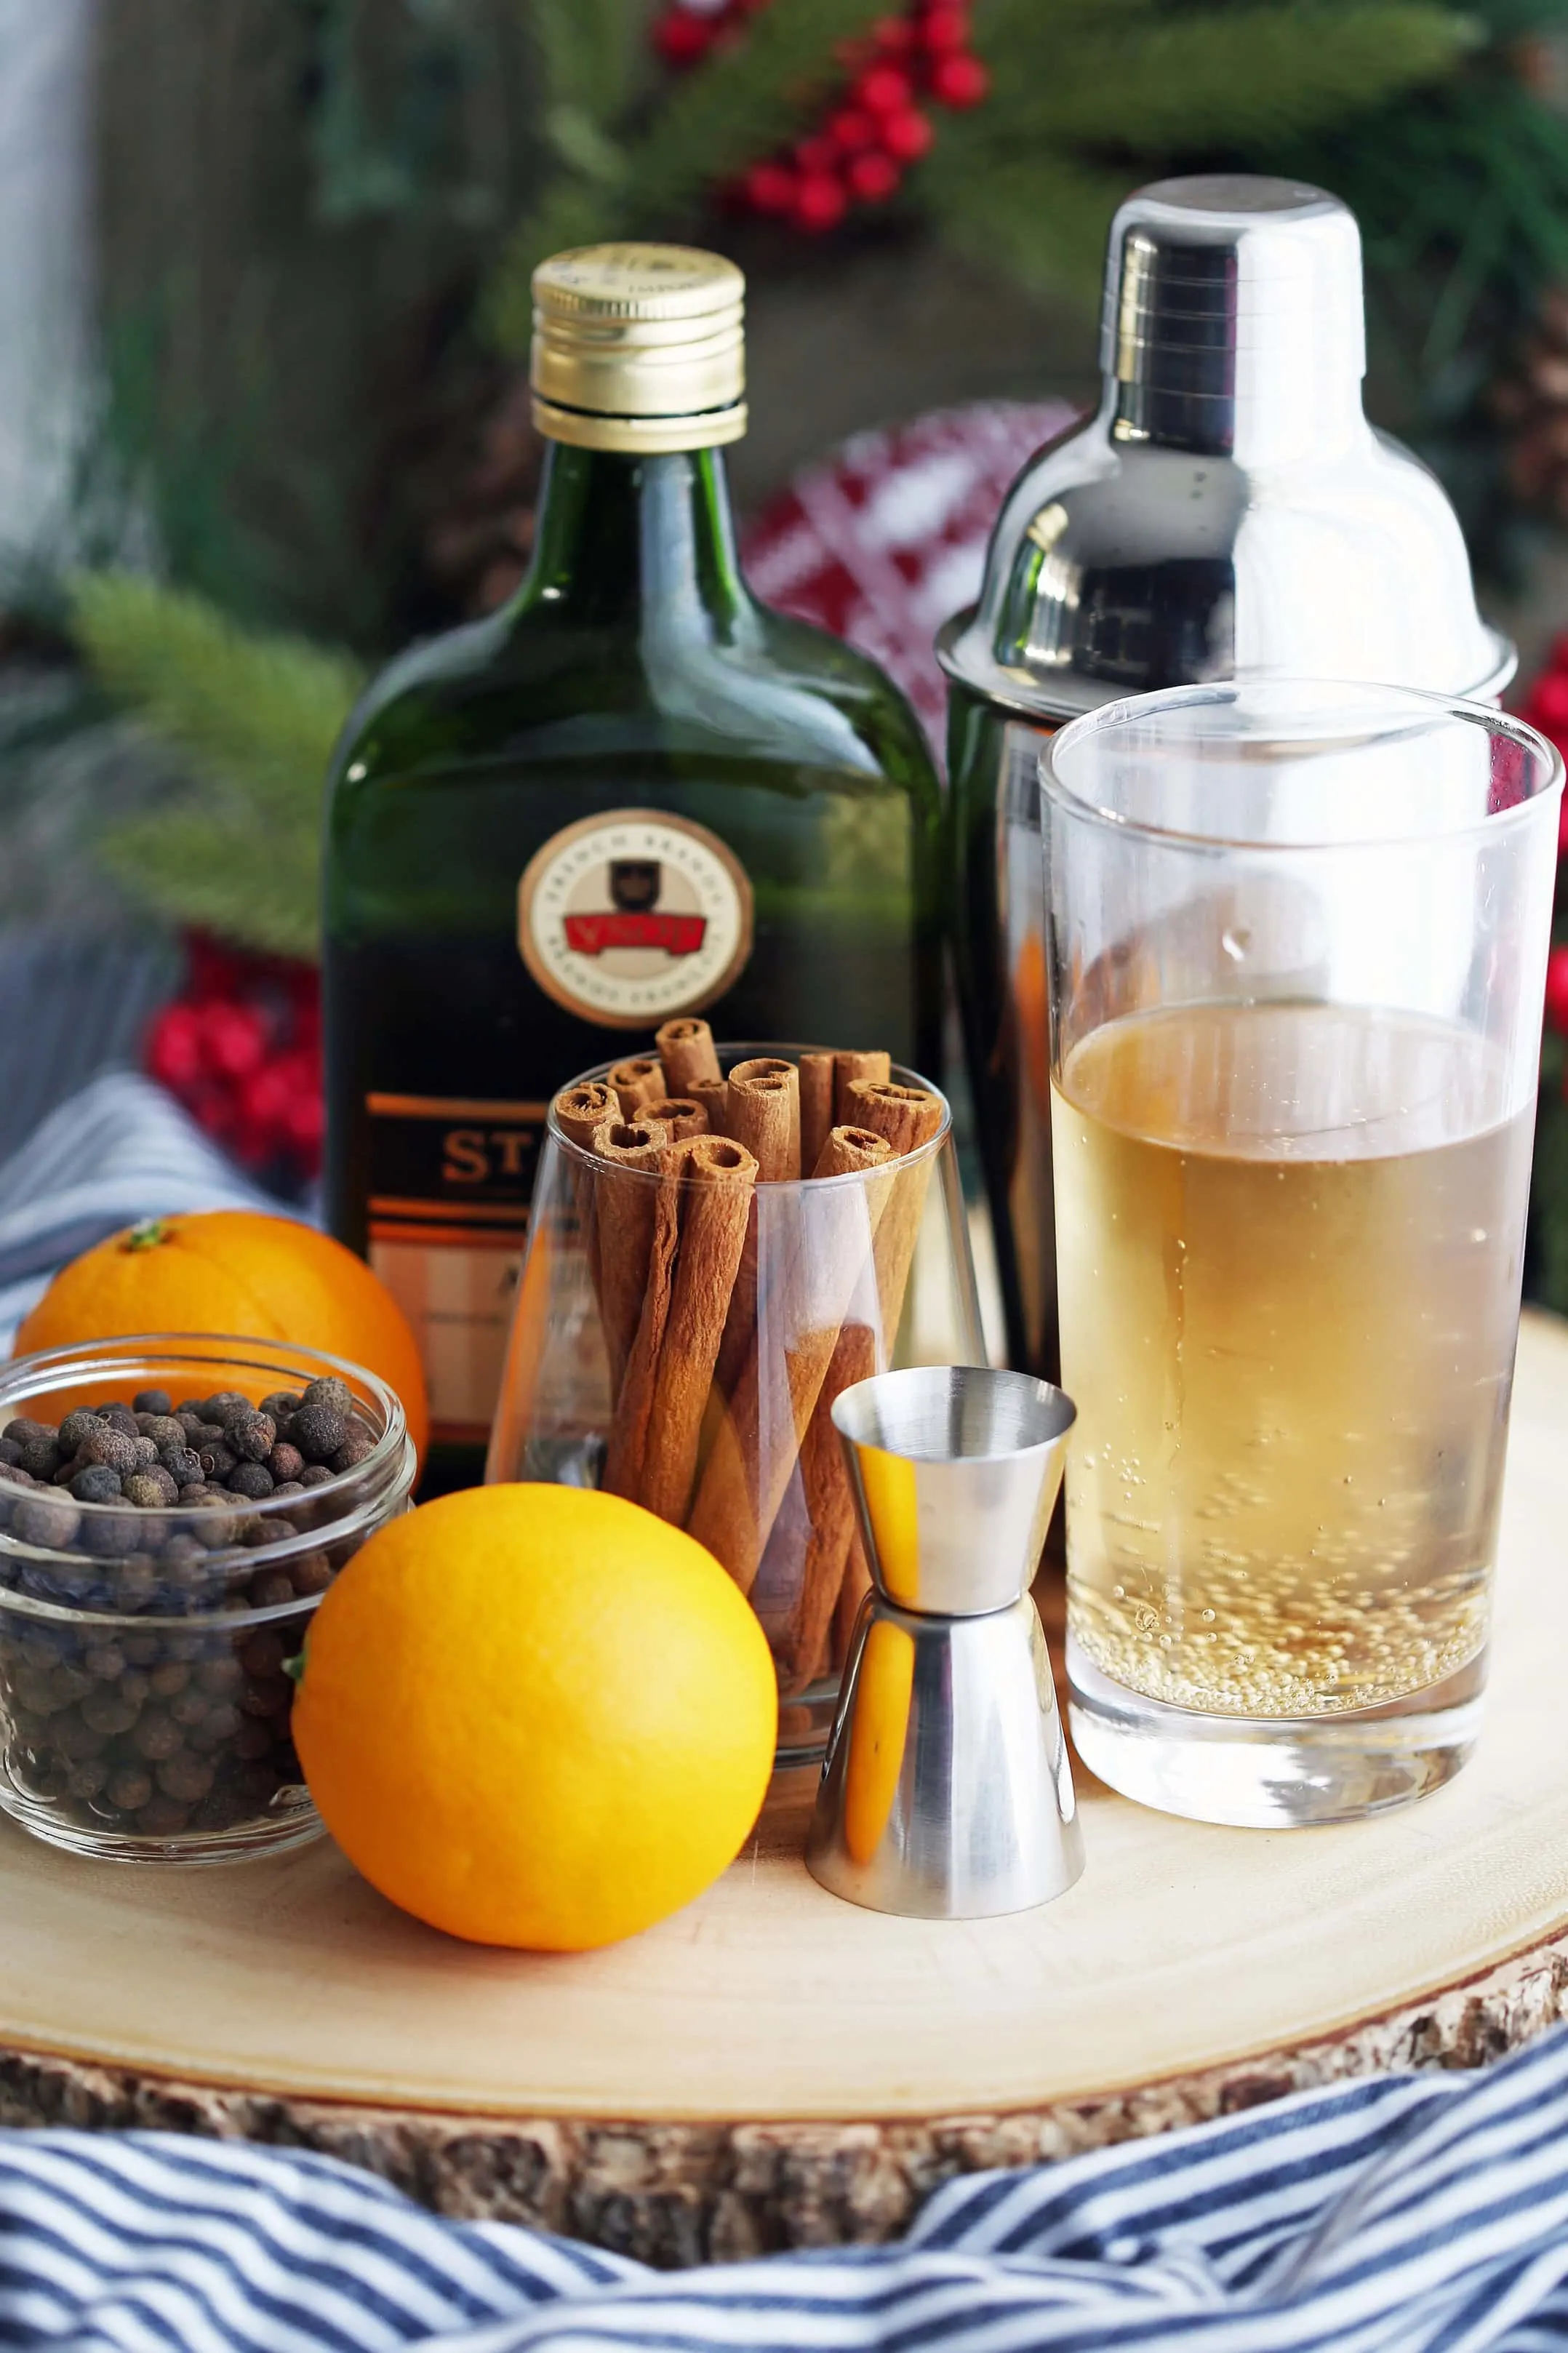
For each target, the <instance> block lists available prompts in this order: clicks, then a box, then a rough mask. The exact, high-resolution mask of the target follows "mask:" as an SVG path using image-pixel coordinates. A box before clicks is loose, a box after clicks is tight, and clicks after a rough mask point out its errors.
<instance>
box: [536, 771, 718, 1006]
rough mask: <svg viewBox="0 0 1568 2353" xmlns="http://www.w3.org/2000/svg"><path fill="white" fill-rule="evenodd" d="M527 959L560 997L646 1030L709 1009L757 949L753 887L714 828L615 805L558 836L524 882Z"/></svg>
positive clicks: (550, 991)
mask: <svg viewBox="0 0 1568 2353" xmlns="http://www.w3.org/2000/svg"><path fill="white" fill-rule="evenodd" d="M518 945H519V947H520V948H521V952H522V959H523V962H524V963H525V964H526V965H527V966H528V969H529V971H530V972H531V974H532V976H533V977H534V979H535V980H536V981H537V982H538V983H539V986H540V987H541V988H542V989H543V990H544V992H545V994H546V995H547V996H549V997H553V998H554V1000H555V1002H556V1003H557V1005H563V1006H564V1007H565V1008H566V1009H567V1011H568V1012H570V1013H575V1014H577V1015H579V1016H580V1017H581V1018H583V1019H584V1020H586V1021H594V1022H597V1023H598V1024H599V1025H600V1026H601V1027H602V1028H604V1029H652V1028H656V1027H657V1026H658V1023H659V1022H661V1021H665V1020H668V1018H669V1017H670V1016H671V1015H672V1014H676V1013H696V1012H699V1011H700V1009H701V1008H702V1007H703V1006H705V1005H710V1004H711V1003H712V1002H713V1001H714V999H715V998H716V997H721V996H722V995H723V993H724V991H725V990H726V989H727V988H728V987H731V983H732V982H733V981H734V980H735V979H736V977H737V976H738V975H739V974H740V973H741V972H742V970H743V969H744V967H745V965H746V962H747V960H748V958H749V957H750V955H751V953H752V886H751V882H750V881H749V879H748V877H747V874H746V871H745V868H744V867H743V866H742V864H741V862H740V860H738V859H737V858H736V856H735V855H734V852H733V851H732V850H731V849H729V848H728V847H727V846H726V845H725V844H724V843H723V842H722V841H721V840H720V839H719V837H718V835H717V834H715V833H710V832H709V831H708V829H707V828H706V827H705V826H700V825H694V824H692V822H691V821H690V819H689V818H679V817H672V816H668V815H667V814H665V813H664V812H662V811H660V810H658V809H618V810H616V812H615V813H614V814H613V815H611V816H608V817H593V818H583V819H582V820H581V821H580V822H579V823H578V824H576V825H570V826H567V827H566V828H564V830H563V831H562V832H560V833H557V834H554V835H552V838H551V839H550V840H548V841H547V842H546V843H545V844H544V847H543V848H542V849H541V850H540V851H539V853H538V855H537V856H536V857H534V858H533V859H531V860H530V862H529V865H528V869H527V871H526V872H525V873H524V875H523V877H522V881H521V884H520V885H519V889H518Z"/></svg>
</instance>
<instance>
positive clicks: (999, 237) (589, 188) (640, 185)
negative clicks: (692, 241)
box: [486, 0, 1481, 355]
mask: <svg viewBox="0 0 1568 2353" xmlns="http://www.w3.org/2000/svg"><path fill="white" fill-rule="evenodd" d="M887 5H888V0H770V5H768V6H767V7H766V8H764V9H763V11H762V13H761V14H760V15H759V16H756V17H754V18H753V19H752V21H751V23H750V24H749V26H748V28H747V30H746V33H745V36H744V38H743V39H742V40H740V41H738V42H737V43H736V44H735V46H734V47H731V48H727V49H725V50H723V51H721V53H719V54H717V55H716V56H714V57H712V58H710V60H708V61H706V62H705V63H703V64H702V65H700V66H699V67H697V68H695V69H692V70H691V71H689V72H688V73H686V74H684V75H683V76H681V77H680V78H679V79H678V80H677V81H676V82H675V83H674V84H673V86H672V87H671V88H670V90H668V94H667V95H664V96H662V97H660V98H658V99H657V100H655V99H650V97H649V94H648V91H647V87H646V76H644V75H643V74H642V73H641V72H640V71H639V63H638V56H637V50H638V44H639V43H640V41H641V39H642V36H643V28H644V25H645V21H646V20H645V17H644V14H643V11H642V9H641V8H640V6H638V5H635V0H587V5H574V0H534V6H533V23H534V27H535V37H536V41H537V46H538V50H539V56H540V66H541V72H542V78H543V80H544V82H545V85H546V88H547V90H548V93H549V95H548V99H547V101H546V106H545V111H544V121H545V126H546V131H547V134H548V136H549V138H550V142H551V146H552V157H553V164H554V170H553V174H552V178H551V179H550V181H549V183H548V185H547V187H546V190H545V193H544V195H543V196H542V200H541V202H540V204H539V206H538V207H537V209H536V210H535V212H534V213H533V214H532V216H531V217H530V218H529V219H528V220H526V221H525V222H523V223H522V224H521V226H520V227H518V229H517V230H516V232H515V233H514V235H513V237H511V239H510V242H509V244H508V246H507V248H506V250H505V252H504V253H503V255H502V258H501V259H500V263H499V265H498V267H497V269H496V270H495V272H494V274H493V277H492V280H491V282H490V287H489V297H488V301H487V305H486V308H487V314H488V318H489V326H490V329H491V332H492V333H493V334H494V336H495V338H496V340H497V342H498V343H499V344H500V347H501V348H502V349H503V350H506V351H510V352H512V353H518V354H519V355H521V353H524V352H526V350H527V348H528V337H529V331H530V325H531V302H530V298H529V277H530V274H531V271H532V269H533V268H534V266H535V264H536V263H537V262H539V261H541V260H542V259H543V258H544V256H545V255H546V254H548V253H552V252H555V251H557V250H559V249H560V248H561V247H562V246H563V245H566V244H570V243H581V242H583V241H584V240H585V239H592V238H595V237H627V236H632V237H640V236H669V235H679V234H683V233H689V232H690V231H691V230H692V228H693V225H694V223H695V222H696V221H697V220H698V219H699V218H700V210H701V206H702V202H703V199H704V197H705V196H706V195H710V194H711V192H712V191H713V190H714V189H715V188H716V187H719V186H721V185H723V183H724V182H725V181H726V180H728V179H731V178H732V177H734V176H735V175H736V174H738V173H740V172H741V171H742V169H743V168H744V167H745V166H746V165H747V164H751V163H753V162H755V161H756V160H757V159H758V158H760V157H761V156H763V155H765V154H767V153H769V152H770V150H772V149H773V148H774V147H776V146H778V145H779V144H781V143H782V142H784V141H785V140H787V139H788V138H789V137H791V136H792V135H794V134H795V133H797V132H800V131H801V130H803V129H804V128H805V127H806V126H807V125H808V124H809V123H810V122H811V121H812V120H813V118H814V115H815V114H816V113H817V112H819V111H820V109H821V105H822V101H823V100H824V99H825V98H826V96H827V95H828V94H829V93H830V92H831V91H832V90H833V89H834V87H835V85H836V84H837V82H838V81H839V80H840V79H842V76H843V71H844V69H843V66H842V64H841V62H840V52H841V50H842V48H843V46H844V44H845V43H846V41H851V40H853V39H854V37H856V36H857V35H858V34H859V33H862V32H864V31H865V30H866V29H867V28H868V26H870V25H871V24H872V23H873V22H874V21H875V20H876V18H877V17H878V16H881V15H884V14H886V12H887ZM1479 37H1481V36H1480V33H1479V30H1478V28H1477V27H1476V26H1474V25H1473V24H1472V22H1471V20H1470V19H1469V18H1468V16H1464V15H1461V14H1460V13H1459V12H1458V11H1457V10H1456V9H1453V8H1447V7H1442V6H1436V5H1418V4H1417V0H1253V5H1227V0H1209V5H1186V0H976V5H975V11H974V29H973V39H974V46H975V47H976V49H977V51H978V52H979V54H980V55H981V56H982V57H983V58H984V60H985V62H986V64H987V65H988V66H989V68H990V69H991V77H992V87H991V92H990V95H989V97H988V98H987V99H986V100H985V101H984V104H983V105H981V106H978V107H976V108H975V109H974V110H973V112H971V113H967V114H956V115H955V114H950V113H943V114H942V116H941V118H940V123H939V129H938V135H937V140H936V143H935V145H934V147H933V149H932V151H931V155H930V156H929V157H928V158H927V159H926V161H925V162H924V163H923V164H920V165H918V166H917V167H916V168H915V169H914V170H913V171H912V172H911V174H910V179H909V182H908V190H907V195H906V197H905V199H904V205H903V209H904V210H905V211H906V212H907V213H912V214H913V215H915V216H922V217H923V218H924V219H925V220H926V222H927V223H928V224H929V226H930V227H931V229H932V230H934V232H935V233H936V235H937V236H938V237H941V238H942V239H943V240H944V241H945V242H947V243H949V244H952V245H953V246H955V247H957V248H960V249H961V250H963V251H965V252H967V253H969V254H971V255H972V256H973V257H974V258H976V259H982V260H984V261H986V262H988V263H989V264H990V265H991V266H992V267H993V268H994V269H998V270H999V271H1001V272H1003V273H1005V274H1011V275H1013V276H1015V277H1016V278H1018V279H1019V280H1021V281H1023V282H1024V283H1025V284H1026V285H1029V286H1032V287H1039V286H1054V287H1056V288H1058V290H1064V291H1068V292H1071V293H1076V294H1079V295H1080V296H1086V297H1089V296H1092V293H1093V290H1094V287H1095V285H1096V283H1097V281H1098V277H1099V271H1100V260H1101V258H1102V253H1103V248H1104V242H1105V232H1106V228H1107V227H1108V225H1109V223H1110V215H1111V213H1112V211H1113V210H1114V209H1115V206H1116V205H1117V203H1118V201H1119V200H1120V198H1121V196H1122V195H1125V193H1126V191H1127V189H1128V188H1129V187H1131V186H1133V185H1136V184H1137V183H1138V182H1139V181H1140V180H1144V179H1148V178H1150V177H1152V176H1153V175H1154V174H1157V173H1159V172H1161V171H1164V170H1170V169H1175V168H1180V166H1181V164H1182V162H1183V160H1184V159H1185V158H1191V157H1196V158H1206V157H1208V156H1211V155H1213V154H1214V153H1216V152H1227V153H1236V154H1238V155H1244V156H1248V157H1251V158H1255V159H1258V162H1259V165H1260V168H1264V169H1267V168H1268V151H1269V150H1270V148H1272V147H1274V146H1277V145H1279V143H1281V142H1285V141H1287V140H1300V139H1301V138H1304V137H1306V136H1308V135H1310V134H1312V133H1314V132H1326V131H1330V130H1332V129H1336V128H1337V127H1338V125H1339V124H1340V123H1341V122H1342V121H1345V120H1346V119H1347V118H1349V117H1352V116H1355V115H1357V114H1360V113H1364V112H1366V111H1369V110H1371V109H1373V108H1375V107H1379V106H1383V105H1386V104H1387V102H1388V101H1389V100H1391V99H1393V98H1394V97H1395V96H1396V95H1398V94H1400V93H1402V92H1404V91H1405V90H1411V89H1413V88H1415V86H1417V85H1419V84H1421V83H1425V82H1428V81H1430V80H1432V79H1436V78H1437V77H1439V76H1442V75H1444V74H1446V73H1447V72H1449V71H1450V70H1451V69H1452V68H1453V67H1454V66H1455V65H1456V64H1457V62H1458V60H1459V59H1460V58H1462V57H1463V56H1464V54H1465V53H1466V51H1467V50H1468V48H1469V47H1472V46H1473V45H1474V44H1475V42H1476V41H1477V40H1478V39H1479ZM601 59H603V60H605V65H604V68H603V69H601V68H600V63H599V61H600V60H601Z"/></svg>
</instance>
